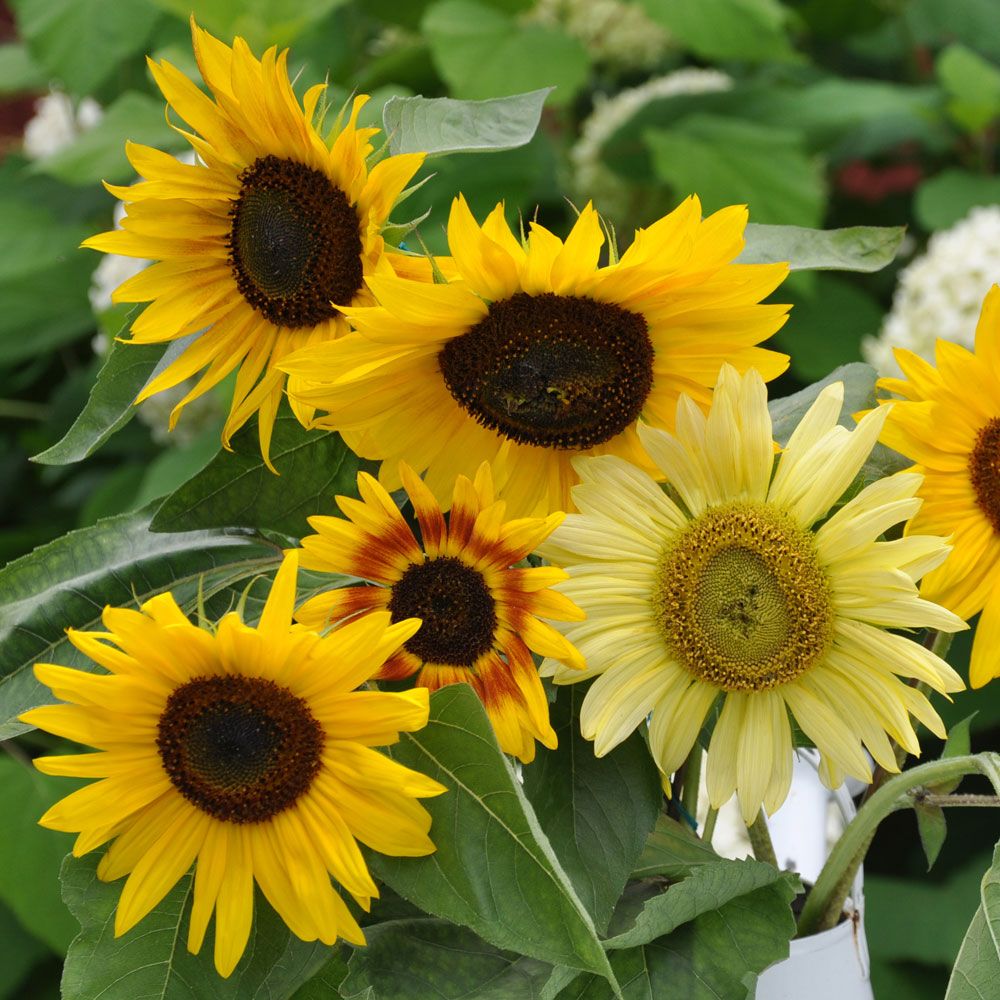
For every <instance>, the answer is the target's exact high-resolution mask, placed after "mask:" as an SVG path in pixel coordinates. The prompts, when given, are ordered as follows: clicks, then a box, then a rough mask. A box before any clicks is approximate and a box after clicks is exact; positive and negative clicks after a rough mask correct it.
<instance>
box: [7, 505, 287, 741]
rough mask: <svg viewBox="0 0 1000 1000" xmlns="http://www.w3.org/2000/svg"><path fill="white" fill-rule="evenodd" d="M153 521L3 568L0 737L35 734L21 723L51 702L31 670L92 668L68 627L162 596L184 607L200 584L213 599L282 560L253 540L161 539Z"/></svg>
mask: <svg viewBox="0 0 1000 1000" xmlns="http://www.w3.org/2000/svg"><path fill="white" fill-rule="evenodd" d="M149 519H150V511H149V510H148V509H147V510H144V511H140V512H138V513H134V514H121V515H119V516H117V517H111V518H108V519H107V520H104V521H99V522H98V523H97V524H96V525H94V526H93V527H90V528H83V529H81V530H79V531H71V532H70V533H69V534H68V535H64V536H63V537H61V538H58V539H56V540H55V541H54V542H50V543H49V544H48V545H45V546H42V547H41V548H39V549H36V550H35V551H34V552H32V553H30V554H29V555H26V556H23V557H22V558H21V559H18V560H16V561H15V562H12V563H10V564H9V565H8V566H6V567H4V569H2V570H0V593H2V594H3V595H4V600H3V604H2V606H0V739H9V738H10V737H11V736H16V735H17V734H18V733H22V732H26V731H28V730H29V729H31V728H32V727H30V726H27V725H25V724H24V723H21V722H18V721H17V716H18V715H19V714H20V713H21V712H25V711H27V710H28V709H29V708H33V707H34V706H36V705H47V704H51V703H52V701H53V698H52V693H51V692H50V691H49V689H48V688H47V687H45V686H44V685H43V684H40V683H39V682H38V681H37V680H35V677H34V675H33V673H32V669H31V668H32V666H33V665H34V664H35V663H37V662H39V661H43V662H48V663H61V664H63V665H65V666H71V667H73V666H75V667H83V668H85V669H86V668H88V667H89V668H90V669H93V664H92V663H91V662H90V661H89V660H88V659H87V658H86V657H84V656H83V655H82V654H81V653H79V652H77V650H76V649H75V648H74V647H73V646H72V645H71V644H70V643H69V641H68V640H67V639H66V635H65V630H66V629H67V628H68V627H73V628H76V629H97V628H100V622H101V611H102V610H103V608H104V606H105V605H107V604H110V605H114V606H117V607H135V606H136V605H137V604H139V603H140V602H142V601H145V600H147V599H148V598H150V597H152V596H153V595H154V594H158V593H160V592H161V591H164V590H172V591H173V593H174V596H175V597H176V598H177V600H178V602H179V603H180V604H181V606H182V607H186V608H188V607H191V606H193V603H194V598H195V595H196V593H197V588H198V580H199V578H200V577H203V576H204V577H205V581H204V586H205V590H206V593H208V594H212V593H214V592H215V591H216V590H218V589H220V588H222V587H224V586H228V585H230V584H233V583H235V582H238V581H239V580H243V579H247V578H249V577H252V576H253V575H254V574H256V573H262V572H266V571H268V570H271V569H274V568H275V567H276V566H277V565H278V564H279V563H280V561H281V554H280V551H279V550H278V549H277V547H276V546H273V545H270V544H268V543H266V542H264V541H263V539H261V538H259V537H257V536H255V535H253V534H251V533H249V532H243V531H191V532H184V533H178V534H171V535H157V534H152V533H150V531H149Z"/></svg>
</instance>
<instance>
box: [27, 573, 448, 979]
mask: <svg viewBox="0 0 1000 1000" xmlns="http://www.w3.org/2000/svg"><path fill="white" fill-rule="evenodd" d="M296 563H297V557H296V555H295V554H294V553H292V554H290V555H288V556H287V557H286V559H285V561H284V563H283V564H282V566H281V569H280V570H279V571H278V574H277V576H276V577H275V580H274V585H273V587H272V589H271V593H270V595H269V597H268V599H267V603H266V604H265V607H264V611H263V614H262V616H261V619H260V624H259V625H258V626H257V627H256V628H251V627H249V626H247V625H244V624H243V623H242V622H241V621H240V618H239V616H238V615H237V614H235V613H230V614H228V615H226V616H225V617H224V618H223V619H222V621H221V622H219V625H218V628H217V630H215V631H209V630H207V629H202V628H197V627H196V626H194V625H193V624H191V622H189V621H188V619H187V618H186V617H185V616H184V614H183V613H182V612H181V610H180V608H178V606H177V604H176V602H175V601H174V599H173V596H172V595H171V594H161V595H159V596H158V597H154V598H153V599H152V600H149V601H147V602H146V603H145V604H144V605H143V606H142V609H141V611H130V610H126V609H124V608H105V609H104V625H105V627H106V628H107V631H106V632H75V631H73V630H70V631H69V639H70V641H71V642H72V643H73V645H74V646H76V648H77V649H79V650H80V651H81V652H82V653H84V654H85V655H86V656H88V657H90V659H92V660H93V661H94V662H95V663H96V664H98V665H100V666H101V667H103V668H104V669H105V670H107V671H109V673H86V672H84V671H82V670H72V669H70V668H68V667H60V666H54V665H51V664H38V665H37V666H36V667H35V675H36V676H37V677H38V679H39V680H40V681H41V682H42V683H43V684H47V685H48V686H49V687H50V688H51V689H52V692H53V694H54V695H55V696H56V697H57V698H60V699H62V700H63V701H65V702H68V704H63V705H48V706H45V707H43V708H36V709H33V710H31V711H30V712H26V713H25V714H24V715H22V716H21V720H22V721H23V722H27V723H29V724H31V725H33V726H38V727H39V728H40V729H44V730H47V731H48V732H50V733H55V734H56V735H57V736H63V737H65V738H67V739H70V740H73V741H75V742H77V743H83V744H88V745H89V746H92V747H95V748H96V750H97V752H96V753H87V754H78V755H69V756H63V757H40V758H38V759H37V760H36V761H35V766H36V767H38V769H39V770H40V771H44V772H45V773H46V774H57V775H66V776H70V777H75V778H95V779H98V780H96V781H94V782H93V783H92V784H90V785H87V786H85V787H84V788H81V789H79V790H78V791H75V792H73V793H72V794H70V795H68V796H67V797H66V798H64V799H63V800H62V801H60V802H57V803H56V804H55V805H54V806H53V807H52V808H51V809H49V811H48V812H47V813H46V814H45V815H44V816H43V817H42V819H41V820H40V822H41V824H42V826H46V827H49V828H50V829H53V830H64V831H69V832H74V833H75V832H78V833H79V836H78V837H77V840H76V844H75V846H74V848H73V853H74V854H75V855H77V856H80V855H83V854H86V853H88V852H89V851H92V850H94V849H95V848H97V847H100V846H101V845H102V844H105V843H107V842H108V841H109V840H113V841H114V842H113V843H112V844H111V846H110V848H109V849H108V851H107V853H106V854H105V855H104V857H103V858H102V859H101V862H100V864H99V866H98V869H97V874H98V876H99V877H100V878H101V879H102V880H104V881H113V880H115V879H119V878H121V877H122V876H124V875H128V880H127V881H126V882H125V885H124V887H123V888H122V894H121V898H120V900H119V902H118V909H117V913H116V915H115V934H116V935H120V934H124V933H125V932H126V931H128V930H130V929H131V928H132V927H134V926H135V925H136V924H137V923H138V922H139V921H140V920H141V919H142V918H143V917H144V916H145V915H146V914H147V913H149V912H150V910H152V909H153V908H154V907H155V906H156V905H157V904H158V903H159V902H160V900H161V899H163V897H164V896H165V895H166V894H167V893H168V892H169V891H170V890H171V889H172V888H173V886H174V885H175V884H176V883H177V880H178V879H180V878H181V877H182V876H183V875H184V874H185V873H186V872H188V871H189V870H190V868H191V866H192V865H193V864H196V869H195V875H194V901H193V905H192V908H191V917H190V927H189V930H188V940H187V945H188V949H189V950H190V951H192V952H198V951H200V950H201V945H202V942H203V940H204V937H205V931H206V929H207V927H208V922H209V919H210V918H211V916H212V912H213V911H214V912H215V965H216V968H217V969H218V971H219V973H220V974H221V975H223V976H228V975H229V974H230V973H231V972H232V971H233V969H234V968H235V966H236V963H237V962H238V961H239V960H240V956H241V955H242V954H243V951H244V949H245V947H246V943H247V938H248V935H249V934H250V927H251V924H252V921H253V895H254V882H255V881H256V883H257V884H258V885H259V886H260V888H261V889H262V891H263V893H264V895H265V896H266V897H267V899H268V901H269V902H270V903H271V905H272V906H273V907H274V909H275V910H276V911H277V912H278V913H279V914H280V916H281V918H282V919H283V920H284V921H285V923H286V924H288V926H289V928H290V929H291V930H292V932H293V933H295V934H297V935H298V936H299V937H300V938H302V939H303V940H306V941H315V940H319V941H322V942H324V943H326V944H333V942H334V941H335V940H336V939H337V938H338V937H342V938H344V940H346V941H350V942H351V943H352V944H364V942H365V938H364V934H363V933H362V932H361V929H360V928H359V927H358V924H357V922H356V921H355V919H354V917H353V916H351V913H350V911H349V910H348V908H347V906H346V904H345V903H344V901H343V900H342V899H341V897H340V894H339V893H338V892H337V891H336V889H334V887H333V885H332V884H331V882H330V876H333V878H334V879H336V881H337V882H338V883H339V884H340V885H341V886H342V887H343V889H344V890H345V891H347V892H349V893H350V894H351V896H353V897H354V899H355V900H356V901H357V902H358V904H359V905H360V906H362V907H363V908H364V909H366V910H367V909H368V907H369V905H370V900H371V898H372V897H374V896H377V895H378V890H377V888H376V886H375V883H374V882H373V881H372V878H371V876H370V875H369V873H368V868H367V865H366V864H365V860H364V858H363V856H362V854H361V851H360V850H359V848H358V843H357V842H358V841H360V842H361V843H363V844H366V845H367V846H368V847H370V848H372V850H375V851H380V852H381V853H383V854H391V855H397V856H406V857H414V856H419V855H426V854H430V853H431V852H432V851H433V850H434V845H433V843H432V842H431V840H430V838H429V837H428V835H427V834H428V830H429V829H430V825H431V819H430V815H429V814H428V812H427V810H426V809H424V807H423V806H422V805H420V804H419V803H418V802H417V801H416V799H417V798H419V797H423V796H429V795H437V794H439V793H441V792H443V791H445V790H446V789H444V788H443V787H442V786H441V785H439V784H438V783H437V782H435V781H432V780H431V779H430V778H427V777H425V776H424V775H422V774H419V773H417V772H416V771H411V770H409V769H408V768H405V767H403V766H401V765H400V764H397V763H394V762H393V761H391V760H389V758H387V757H385V756H383V755H382V754H380V753H377V752H376V751H375V750H373V749H372V747H376V746H385V745H387V744H390V743H395V742H396V741H397V740H398V739H399V733H400V731H403V732H413V731H414V730H417V729H421V728H422V727H423V726H425V725H426V724H427V717H428V695H427V692H426V691H425V690H422V689H416V690H413V691H406V692H403V693H400V694H390V693H383V692H376V691H356V690H355V688H357V686H358V685H359V684H361V683H363V682H364V681H366V680H368V679H369V678H370V677H371V676H372V675H373V674H375V673H376V672H377V671H378V670H379V668H380V667H381V666H382V663H383V662H384V661H385V659H386V657H388V656H391V655H392V654H393V653H394V652H395V651H396V649H398V647H399V645H400V644H401V643H403V642H406V641H407V640H408V639H410V638H411V637H412V636H413V634H414V633H415V632H416V631H417V629H418V628H419V625H420V623H419V622H418V621H415V620H414V619H412V618H411V619H408V620H406V621H400V622H397V623H395V624H390V621H389V615H388V614H386V613H384V612H383V613H381V614H374V615H369V616H368V617H366V618H365V619H364V620H363V621H359V622H356V623H354V624H351V625H348V626H345V627H344V628H343V629H341V630H340V631H339V632H338V633H337V636H336V638H335V639H322V638H320V637H319V636H318V635H316V634H315V633H312V632H309V631H307V630H305V629H303V628H302V627H301V626H297V625H292V608H293V605H294V602H295V577H296Z"/></svg>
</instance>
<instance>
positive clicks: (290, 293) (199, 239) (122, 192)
mask: <svg viewBox="0 0 1000 1000" xmlns="http://www.w3.org/2000/svg"><path fill="white" fill-rule="evenodd" d="M191 31H192V37H193V40H194V52H195V56H196V58H197V61H198V67H199V69H200V70H201V75H202V77H203V78H204V81H205V83H206V84H207V85H208V88H209V90H210V92H211V95H212V96H211V97H209V96H206V94H204V93H203V92H202V91H201V90H199V89H198V87H197V86H195V84H194V83H193V82H192V81H191V80H189V79H188V78H187V77H186V76H185V75H184V74H183V73H181V72H180V70H178V69H177V68H175V67H174V66H172V65H171V64H170V63H169V62H166V61H163V62H161V63H156V62H153V61H152V60H150V61H149V67H150V70H151V72H152V74H153V77H154V78H155V80H156V82H157V84H158V85H159V87H160V89H161V90H162V91H163V94H164V96H165V97H166V99H167V102H168V105H169V107H170V108H172V109H173V110H174V111H175V112H176V113H177V114H178V115H179V116H180V117H181V118H182V119H184V120H185V121H186V122H188V123H189V124H190V126H191V128H192V129H194V130H195V132H196V133H197V134H193V133H189V132H186V131H183V130H181V129H179V128H178V131H180V132H181V134H182V135H183V136H185V138H186V139H187V140H188V141H189V142H190V143H191V145H192V146H193V147H194V150H195V152H196V153H197V154H198V156H199V157H200V160H201V162H200V163H199V164H197V165H194V166H190V165H187V164H184V163H180V162H178V161H177V160H176V159H174V158H173V157H172V156H169V155H168V154H166V153H163V152H160V151H159V150H156V149H153V148H151V147H149V146H141V145H137V144H136V143H131V142H130V143H128V144H127V147H126V148H127V153H128V157H129V161H130V162H131V163H132V166H133V167H135V169H136V171H137V172H138V173H139V174H140V175H141V176H142V177H144V178H145V180H143V181H142V182H140V183H138V184H135V185H134V186H132V187H117V186H115V185H111V184H108V185H106V187H107V188H108V190H109V191H110V192H111V193H112V194H114V195H115V196H116V197H118V198H120V199H122V201H123V202H125V205H126V209H127V214H126V216H125V218H124V219H123V220H122V228H121V229H116V230H113V231H112V232H108V233H101V234H99V235H97V236H92V237H91V238H90V239H88V240H86V241H85V242H84V244H83V245H84V246H87V247H92V248H94V249H95V250H101V251H104V252H105V253H111V254H121V255H124V256H126V257H142V258H148V259H152V260H156V261H158V262H159V263H156V264H153V265H152V266H151V267H149V268H147V269H146V270H144V271H142V272H141V273H140V274H138V275H136V276H135V277H133V278H130V279H129V280H127V281H125V282H124V283H123V284H121V285H119V287H118V289H117V291H115V293H114V294H113V296H112V298H113V300H114V301H115V302H150V303H151V304H150V305H149V306H147V307H146V309H145V310H144V311H143V313H142V314H141V315H140V316H139V317H138V318H137V319H136V320H135V322H134V323H133V324H132V339H131V341H130V343H140V344H149V343H162V342H165V341H178V340H181V339H183V338H186V337H189V335H195V336H194V339H193V341H192V342H191V343H190V344H188V345H187V346H185V347H184V348H183V350H182V351H181V353H180V354H179V355H178V356H177V357H176V358H174V359H173V360H172V361H171V362H170V364H169V365H168V366H167V367H166V368H164V370H163V371H162V372H160V373H159V374H158V375H157V376H156V377H155V378H154V379H153V380H152V381H151V382H150V383H149V385H147V386H146V387H145V388H144V389H143V390H142V392H141V393H140V394H139V396H138V398H137V400H136V402H141V401H142V400H144V399H147V398H148V397H149V396H152V395H153V394H155V393H158V392H162V391H163V390H164V389H169V388H171V387H173V386H175V385H177V384H179V383H180V382H183V381H184V380H185V379H188V378H190V377H191V376H192V375H194V374H195V373H196V372H199V371H201V370H202V369H206V368H207V370H206V371H205V372H204V374H203V375H202V377H201V378H200V379H199V381H198V382H197V383H196V385H195V386H194V387H193V388H192V389H191V391H190V392H189V393H187V394H186V395H185V396H184V398H183V399H181V401H180V402H179V403H178V404H177V406H176V407H174V410H173V412H172V414H171V417H170V426H171V428H173V426H174V424H175V423H176V421H177V418H178V417H179V415H180V412H181V411H182V410H183V408H184V407H185V406H186V405H187V404H188V403H189V402H190V401H191V400H192V399H195V398H196V397H198V396H200V395H202V394H203V393H205V392H207V391H208V390H209V389H211V388H212V387H213V386H214V385H216V384H217V383H219V382H220V381H221V380H222V379H223V378H225V377H226V376H227V375H228V374H229V373H230V372H232V371H234V370H235V369H237V368H239V372H238V374H237V376H236V385H235V389H234V392H233V399H232V405H231V407H230V411H229V417H228V419H227V421H226V424H225V427H224V429H223V432H222V440H223V443H224V444H225V445H226V446H227V447H228V446H229V440H230V438H231V436H232V435H233V434H234V433H235V431H236V430H237V429H239V428H240V427H242V426H243V424H245V423H246V421H247V420H248V419H249V418H250V417H251V416H252V415H253V414H254V413H255V412H257V413H259V417H258V421H259V435H260V446H261V451H262V453H263V456H264V458H265V460H266V461H267V462H268V464H269V465H270V459H269V454H268V453H269V447H270V441H271V432H272V429H273V427H274V420H275V414H276V413H277V410H278V404H279V403H280V402H281V397H282V394H283V390H284V384H285V376H284V375H283V374H282V373H281V372H280V371H279V370H278V369H277V367H276V365H277V363H278V362H279V361H280V360H281V359H282V358H283V357H284V356H285V355H286V354H288V353H289V352H290V351H293V350H295V349H297V348H300V347H304V346H305V345H307V344H314V343H317V342H320V341H327V340H332V339H333V338H334V337H337V336H339V335H340V334H342V333H346V332H347V330H348V326H347V321H346V319H345V318H344V315H343V311H342V308H341V307H342V306H348V305H361V304H364V303H367V302H371V301H372V299H371V296H370V295H369V293H368V290H367V289H366V287H365V284H364V279H365V277H366V276H368V275H376V274H381V275H385V274H395V273H396V271H398V272H400V273H402V274H406V275H407V276H410V277H426V278H427V279H428V280H429V279H430V277H431V274H430V268H429V265H427V262H426V261H425V260H424V259H422V258H413V257H408V256H405V255H403V254H400V253H393V252H389V251H387V249H386V247H385V245H384V241H383V239H382V236H381V235H380V233H381V229H382V226H383V224H384V223H385V222H386V220H387V218H388V216H389V212H390V211H391V209H392V206H393V204H394V202H395V201H396V200H397V198H398V197H399V195H400V193H401V192H402V190H403V188H404V187H405V186H406V184H407V182H408V181H409V180H410V178H411V177H412V176H413V174H414V173H415V172H416V170H417V169H418V167H419V166H420V164H421V162H422V161H423V155H422V154H406V155H401V156H390V157H387V158H385V159H383V160H382V161H381V162H379V163H378V164H377V165H376V166H374V167H373V168H372V169H371V170H369V169H368V166H367V164H366V157H367V156H368V155H369V154H370V153H371V152H372V144H371V139H372V137H373V136H374V135H375V134H376V133H377V132H378V129H374V128H358V125H357V118H358V113H359V112H360V110H361V108H362V107H363V106H364V104H365V102H366V101H367V100H368V98H367V97H364V96H360V97H357V98H356V99H355V100H354V102H353V107H352V108H351V111H350V115H349V116H348V118H347V120H346V122H342V123H341V127H339V128H337V127H334V129H333V130H332V132H331V134H330V136H329V139H328V140H324V139H323V137H322V135H321V134H320V131H319V128H320V125H319V122H318V121H317V115H316V109H317V105H318V103H319V101H320V98H321V96H322V94H323V91H324V87H323V86H322V85H317V86H315V87H312V88H310V89H309V91H308V92H307V93H306V95H305V98H304V101H303V104H302V105H301V106H300V104H299V102H298V99H297V98H296V96H295V94H294V92H293V91H292V87H291V84H290V82H289V79H288V68H287V60H288V53H287V51H284V52H282V53H280V54H278V53H277V50H276V49H274V48H271V49H268V50H267V52H265V53H264V56H263V58H262V59H260V60H258V59H256V58H255V57H254V55H253V53H252V52H251V51H250V49H249V47H248V46H247V44H246V42H245V41H244V40H243V39H242V38H237V39H236V40H235V41H234V42H233V45H232V47H231V48H230V47H229V46H228V45H225V44H223V43H222V42H220V41H219V40H218V39H216V38H213V37H212V35H210V34H209V33H208V32H207V31H204V30H202V29H201V28H199V27H198V26H197V25H196V24H195V23H194V21H193V20H192V23H191ZM295 409H296V414H297V416H298V417H299V418H300V419H301V420H302V421H303V422H305V421H306V420H308V418H309V417H310V416H311V411H309V410H308V408H305V407H302V406H296V407H295ZM272 468H273V467H272Z"/></svg>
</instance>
